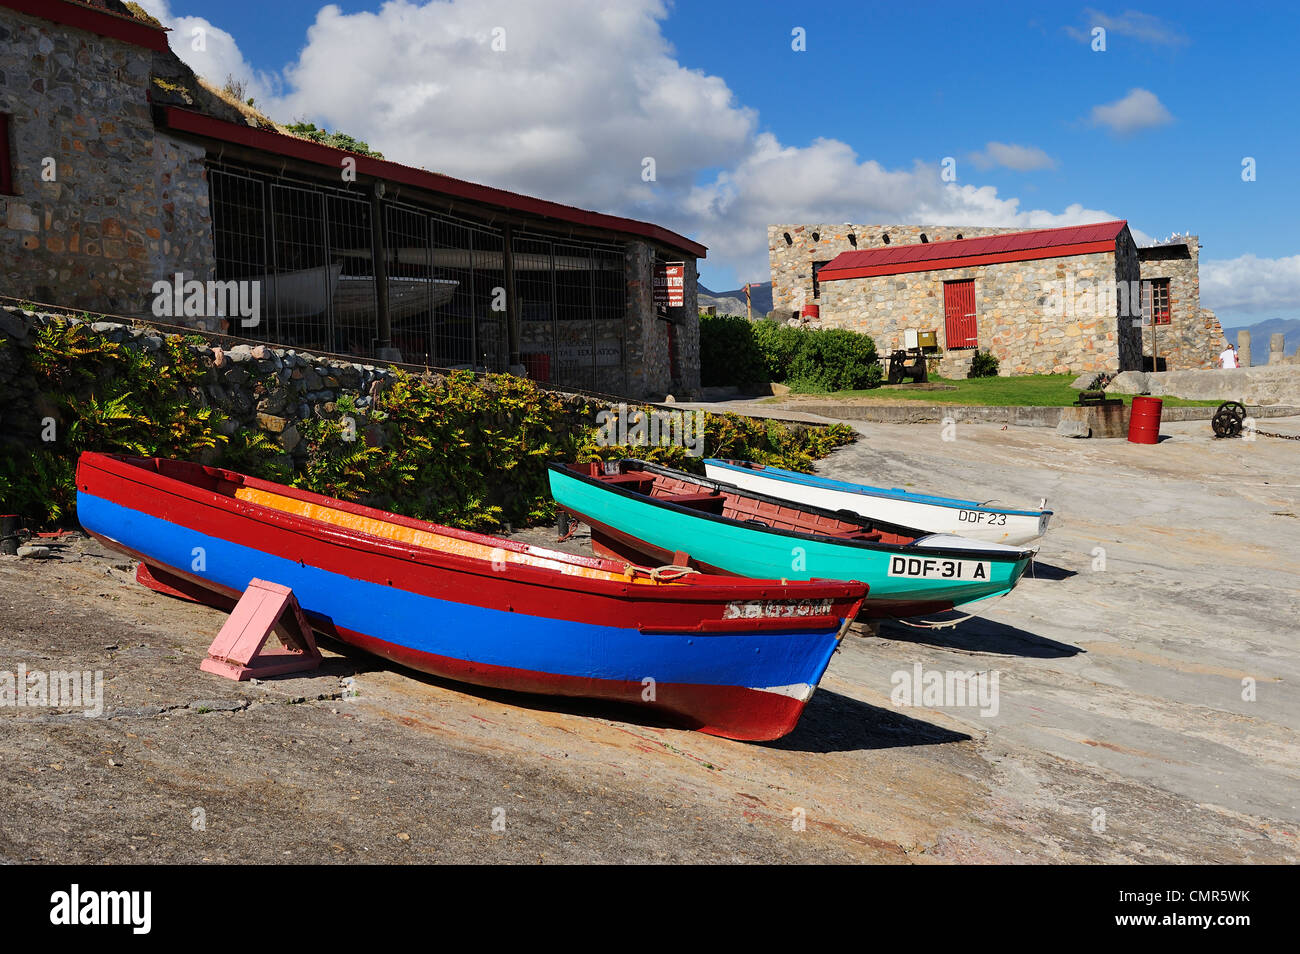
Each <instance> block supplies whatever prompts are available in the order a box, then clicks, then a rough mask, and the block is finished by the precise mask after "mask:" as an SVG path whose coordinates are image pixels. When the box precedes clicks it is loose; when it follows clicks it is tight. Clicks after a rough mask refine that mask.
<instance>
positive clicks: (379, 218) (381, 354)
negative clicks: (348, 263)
mask: <svg viewBox="0 0 1300 954" xmlns="http://www.w3.org/2000/svg"><path fill="white" fill-rule="evenodd" d="M383 198H384V184H383V183H382V182H376V183H375V187H374V189H372V190H371V193H370V261H371V263H372V264H373V265H374V273H375V357H376V358H379V359H380V360H383V361H400V360H402V357H401V355H400V354H398V355H394V354H393V325H392V320H391V317H390V315H389V312H388V250H387V248H386V247H385V241H384V203H383Z"/></svg>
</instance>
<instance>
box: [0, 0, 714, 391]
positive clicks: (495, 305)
mask: <svg viewBox="0 0 1300 954" xmlns="http://www.w3.org/2000/svg"><path fill="white" fill-rule="evenodd" d="M705 253H706V249H705V248H704V247H703V246H701V245H699V244H697V243H695V242H693V241H691V240H690V239H687V238H685V237H683V236H681V235H677V234H675V233H673V232H671V231H669V230H667V229H664V228H661V227H660V226H657V225H654V224H652V223H648V222H640V221H636V220H632V219H625V218H621V217H617V216H612V215H606V214H602V213H598V212H591V211H588V210H585V209H579V208H574V207H572V206H566V205H562V204H559V203H555V202H549V201H545V200H542V199H536V198H533V197H530V196H525V195H520V194H517V193H512V192H507V191H505V190H501V189H495V188H491V187H488V186H483V185H479V184H476V183H471V182H466V181H463V180H459V179H453V178H451V177H449V176H443V175H439V174H437V173H433V172H428V171H426V170H424V169H417V168H413V167H410V166H405V165H401V164H399V163H395V162H389V161H385V160H383V159H380V158H377V157H375V156H372V155H363V154H359V153H350V152H345V151H343V150H340V149H335V148H332V147H330V146H327V145H323V144H321V143H319V142H315V141H312V140H310V139H307V138H304V137H302V136H297V135H293V134H290V133H288V132H286V131H285V130H283V129H282V128H280V127H278V126H276V125H275V124H274V123H272V122H271V121H270V120H268V119H267V118H266V117H264V116H262V115H261V114H260V113H258V112H257V111H256V110H255V109H252V108H250V107H249V106H248V105H246V104H244V103H241V102H240V101H239V100H238V99H237V98H236V97H234V96H232V95H230V94H229V91H224V92H223V91H222V90H218V89H216V88H215V87H212V86H209V85H207V84H206V83H204V82H203V81H201V80H200V79H199V78H198V77H196V76H195V75H194V74H193V72H192V71H191V70H190V69H189V68H188V67H186V66H185V65H184V64H183V63H182V62H181V61H180V60H179V59H178V58H177V57H176V56H175V55H173V54H172V53H171V51H170V49H169V47H168V42H167V34H166V32H165V31H164V30H163V29H161V28H160V27H159V26H158V25H157V24H156V23H155V22H151V21H146V20H143V19H139V18H136V17H135V16H133V15H132V13H131V12H130V11H129V10H128V9H127V8H126V6H125V5H123V4H122V3H120V2H119V0H85V2H74V0H0V296H4V297H9V298H13V299H19V300H29V301H36V302H42V303H49V304H54V305H59V306H64V307H76V308H84V309H87V310H92V311H97V312H104V313H110V314H116V315H125V316H128V317H144V318H149V319H151V320H155V321H157V322H158V323H160V324H175V325H180V326H185V327H190V328H196V329H201V330H208V331H221V332H228V333H230V334H231V335H236V336H241V337H247V338H251V339H255V340H262V341H268V342H273V343H276V344H281V345H288V346H291V347H294V348H297V349H300V350H303V351H314V352H319V353H330V354H340V355H351V356H364V357H371V358H381V359H390V360H396V359H398V358H400V359H404V360H407V361H410V362H416V363H423V364H428V365H431V366H434V367H474V368H483V369H487V370H492V371H504V370H507V369H514V370H516V371H520V370H526V372H527V373H528V374H529V375H530V376H532V377H534V378H536V379H538V380H541V381H546V382H549V383H552V384H555V385H557V386H560V387H566V388H571V389H586V390H594V391H601V392H605V393H611V394H619V395H627V396H631V397H649V396H654V395H660V394H664V393H667V392H676V393H677V394H679V395H680V394H683V393H684V394H691V393H693V392H695V391H697V390H698V388H699V321H698V314H697V310H696V285H697V281H696V260H697V259H699V258H702V257H703V256H704V255H705ZM673 264H680V266H681V272H682V277H683V291H682V294H681V296H680V297H681V303H680V304H676V302H674V303H673V305H672V306H671V307H670V306H669V305H668V304H666V303H665V302H663V301H659V302H657V301H656V292H655V289H656V278H657V277H658V276H662V275H663V274H665V272H666V268H667V266H669V265H673ZM168 286H171V290H168ZM253 311H256V315H253V314H252V312H253Z"/></svg>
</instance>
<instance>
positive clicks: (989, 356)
mask: <svg viewBox="0 0 1300 954" xmlns="http://www.w3.org/2000/svg"><path fill="white" fill-rule="evenodd" d="M970 376H971V377H972V378H996V377H997V376H998V359H997V357H995V356H994V354H993V353H992V352H991V351H976V352H975V354H974V355H973V356H972V357H971V362H970Z"/></svg>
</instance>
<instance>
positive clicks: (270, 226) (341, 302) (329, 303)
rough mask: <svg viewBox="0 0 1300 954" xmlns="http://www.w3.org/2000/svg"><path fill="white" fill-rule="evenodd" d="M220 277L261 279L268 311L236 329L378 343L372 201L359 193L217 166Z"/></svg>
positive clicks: (333, 346)
mask: <svg viewBox="0 0 1300 954" xmlns="http://www.w3.org/2000/svg"><path fill="white" fill-rule="evenodd" d="M208 177H209V182H210V190H211V192H210V194H211V197H212V222H213V242H214V251H215V259H216V277H217V278H218V279H219V280H221V281H232V280H233V281H254V282H258V283H260V288H261V291H260V300H261V314H260V316H259V321H258V323H257V324H256V325H254V326H252V327H239V328H232V329H230V330H231V331H232V332H237V333H239V334H243V335H247V336H248V337H250V338H257V339H261V340H264V341H273V342H276V343H277V344H283V345H288V346H290V347H294V348H302V349H304V350H317V351H327V352H332V353H335V354H350V355H356V356H358V357H369V356H371V355H373V353H374V337H375V312H376V305H375V289H374V271H373V268H372V263H371V261H370V259H371V255H370V204H369V202H368V201H367V200H366V199H364V198H362V197H361V196H359V195H356V194H355V193H349V192H348V191H346V190H343V189H334V188H329V187H322V186H316V185H297V184H292V183H289V182H280V181H272V180H268V179H266V178H264V177H261V176H256V175H252V174H248V173H245V172H242V171H238V170H235V169H228V168H221V167H211V168H209V169H208Z"/></svg>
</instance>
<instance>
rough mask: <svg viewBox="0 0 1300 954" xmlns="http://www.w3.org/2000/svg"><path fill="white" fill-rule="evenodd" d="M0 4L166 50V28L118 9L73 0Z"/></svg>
mask: <svg viewBox="0 0 1300 954" xmlns="http://www.w3.org/2000/svg"><path fill="white" fill-rule="evenodd" d="M0 7H7V8H9V9H10V10H17V11H18V12H19V13H25V14H27V15H28V16H32V17H40V18H41V19H42V20H49V21H51V22H52V23H59V24H62V25H63V26H70V27H75V28H77V29H78V30H85V31H86V32H88V33H94V34H97V35H98V36H106V37H109V38H110V39H113V40H121V41H122V42H123V43H131V44H133V45H135V46H142V47H144V48H145V49H147V50H156V51H157V52H159V53H165V52H166V51H167V34H166V33H165V32H164V31H163V30H160V29H159V28H158V27H156V26H153V25H152V24H150V23H146V22H144V21H143V20H137V19H135V18H134V17H131V16H124V15H122V14H120V13H118V12H117V11H115V10H107V9H104V8H103V7H99V6H91V5H90V4H85V3H76V2H73V0H0Z"/></svg>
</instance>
